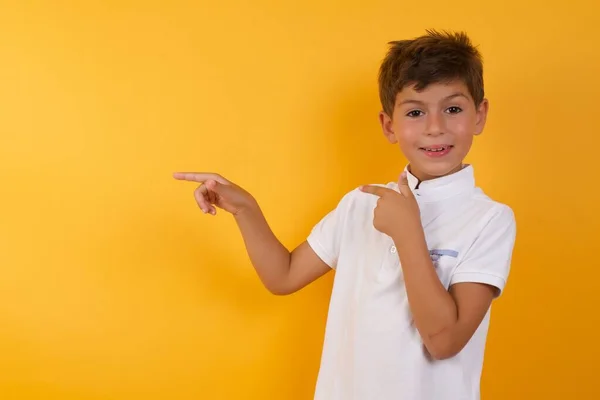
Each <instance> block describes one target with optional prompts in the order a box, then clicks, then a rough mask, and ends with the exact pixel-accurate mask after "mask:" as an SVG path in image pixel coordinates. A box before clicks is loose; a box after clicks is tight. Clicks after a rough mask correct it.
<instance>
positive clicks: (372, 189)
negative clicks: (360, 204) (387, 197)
mask: <svg viewBox="0 0 600 400" xmlns="http://www.w3.org/2000/svg"><path fill="white" fill-rule="evenodd" d="M360 190H361V191H362V192H365V193H371V194H374V195H375V196H380V197H381V196H383V195H384V194H386V192H387V191H389V190H390V189H388V188H386V187H383V186H377V185H363V186H361V187H360Z"/></svg>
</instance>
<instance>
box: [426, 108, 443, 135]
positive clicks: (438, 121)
mask: <svg viewBox="0 0 600 400" xmlns="http://www.w3.org/2000/svg"><path fill="white" fill-rule="evenodd" d="M443 133H444V129H443V120H442V118H441V117H440V116H439V115H438V114H437V113H431V114H429V115H428V116H427V125H426V126H425V134H426V135H427V136H439V135H441V134H443Z"/></svg>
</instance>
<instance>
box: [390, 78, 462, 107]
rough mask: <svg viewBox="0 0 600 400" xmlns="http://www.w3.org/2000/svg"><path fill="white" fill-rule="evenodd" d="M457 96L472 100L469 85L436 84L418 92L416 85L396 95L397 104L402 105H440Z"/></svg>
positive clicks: (451, 82)
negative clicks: (412, 103)
mask: <svg viewBox="0 0 600 400" xmlns="http://www.w3.org/2000/svg"><path fill="white" fill-rule="evenodd" d="M456 95H462V96H465V97H466V98H467V99H468V100H472V98H471V94H470V93H469V89H468V87H467V85H465V83H464V82H462V81H450V82H439V83H437V82H436V83H432V84H430V85H428V86H427V87H425V88H424V89H422V90H416V89H415V84H411V85H407V86H405V87H404V88H403V89H402V90H401V91H400V92H398V93H397V94H396V104H397V105H400V104H402V103H403V102H406V101H419V102H423V103H438V102H441V101H444V100H445V99H447V98H448V97H454V96H456ZM454 98H456V97H454Z"/></svg>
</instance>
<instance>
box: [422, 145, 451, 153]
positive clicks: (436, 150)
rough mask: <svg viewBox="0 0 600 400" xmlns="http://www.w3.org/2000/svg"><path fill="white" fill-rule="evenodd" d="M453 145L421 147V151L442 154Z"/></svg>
mask: <svg viewBox="0 0 600 400" xmlns="http://www.w3.org/2000/svg"><path fill="white" fill-rule="evenodd" d="M452 147H454V146H452V145H443V146H434V147H420V148H419V150H424V151H427V152H431V153H442V152H444V151H446V150H449V149H451V148H452Z"/></svg>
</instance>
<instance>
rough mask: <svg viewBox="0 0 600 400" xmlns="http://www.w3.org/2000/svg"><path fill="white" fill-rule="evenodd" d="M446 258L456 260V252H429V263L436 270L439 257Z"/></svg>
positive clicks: (445, 250) (446, 250) (439, 250)
mask: <svg viewBox="0 0 600 400" xmlns="http://www.w3.org/2000/svg"><path fill="white" fill-rule="evenodd" d="M442 256H448V257H453V258H456V257H458V251H456V250H448V249H432V250H429V257H431V261H432V262H433V265H434V267H436V268H437V266H438V261H439V259H440V257H442Z"/></svg>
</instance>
